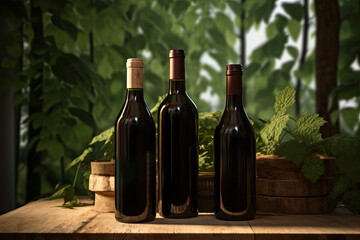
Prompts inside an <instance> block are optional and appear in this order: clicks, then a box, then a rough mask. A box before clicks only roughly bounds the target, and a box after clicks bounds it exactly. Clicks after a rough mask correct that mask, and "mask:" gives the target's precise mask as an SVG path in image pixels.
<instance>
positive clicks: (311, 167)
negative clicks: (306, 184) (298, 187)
mask: <svg viewBox="0 0 360 240" xmlns="http://www.w3.org/2000/svg"><path fill="white" fill-rule="evenodd" d="M301 171H302V172H303V173H304V176H305V177H306V178H308V179H310V180H311V182H313V183H316V181H317V180H318V179H319V177H320V176H321V175H322V174H324V171H325V166H324V160H323V159H321V158H319V157H318V156H315V157H313V158H311V159H308V158H306V159H305V161H304V163H303V165H302V167H301Z"/></svg>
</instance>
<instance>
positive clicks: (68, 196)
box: [48, 184, 79, 205]
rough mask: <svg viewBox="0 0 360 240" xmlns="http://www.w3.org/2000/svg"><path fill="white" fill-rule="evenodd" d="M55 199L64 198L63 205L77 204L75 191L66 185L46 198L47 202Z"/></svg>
mask: <svg viewBox="0 0 360 240" xmlns="http://www.w3.org/2000/svg"><path fill="white" fill-rule="evenodd" d="M57 198H64V204H65V203H68V202H70V203H72V204H73V205H75V204H76V203H77V204H78V203H79V202H78V199H77V197H76V194H75V189H74V187H73V186H72V185H70V184H68V185H65V186H63V187H62V188H60V189H59V190H58V191H57V192H55V193H54V194H53V195H51V196H50V197H48V200H54V199H57Z"/></svg>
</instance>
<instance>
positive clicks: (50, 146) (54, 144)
mask: <svg viewBox="0 0 360 240" xmlns="http://www.w3.org/2000/svg"><path fill="white" fill-rule="evenodd" d="M44 150H46V151H47V152H48V154H49V156H50V157H51V158H54V159H60V158H62V157H63V156H64V147H63V145H62V144H61V143H60V142H59V141H57V140H55V139H43V140H41V141H39V143H38V144H37V146H36V151H38V152H39V151H44Z"/></svg>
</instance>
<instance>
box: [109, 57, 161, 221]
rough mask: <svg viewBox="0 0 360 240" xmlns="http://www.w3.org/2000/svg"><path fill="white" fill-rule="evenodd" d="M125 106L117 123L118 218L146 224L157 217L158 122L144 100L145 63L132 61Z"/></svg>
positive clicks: (116, 205)
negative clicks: (156, 129)
mask: <svg viewBox="0 0 360 240" xmlns="http://www.w3.org/2000/svg"><path fill="white" fill-rule="evenodd" d="M126 67H127V90H126V91H127V92H126V100H125V104H124V106H123V108H122V110H121V112H120V113H119V115H118V117H117V119H116V122H115V161H116V170H115V217H116V219H117V220H118V221H120V222H146V221H152V220H154V218H155V216H156V202H155V201H156V200H155V199H156V192H155V191H156V190H155V187H156V162H155V149H156V144H155V123H154V119H153V117H152V115H151V114H150V111H149V109H148V107H147V105H146V103H145V100H144V93H143V62H142V60H141V59H136V58H130V59H128V60H127V63H126Z"/></svg>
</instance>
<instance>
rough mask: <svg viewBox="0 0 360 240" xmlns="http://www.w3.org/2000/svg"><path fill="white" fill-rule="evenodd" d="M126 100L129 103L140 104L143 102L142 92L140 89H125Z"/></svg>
mask: <svg viewBox="0 0 360 240" xmlns="http://www.w3.org/2000/svg"><path fill="white" fill-rule="evenodd" d="M126 99H127V100H129V101H135V102H141V101H143V100H144V91H143V89H142V88H128V89H126Z"/></svg>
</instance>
